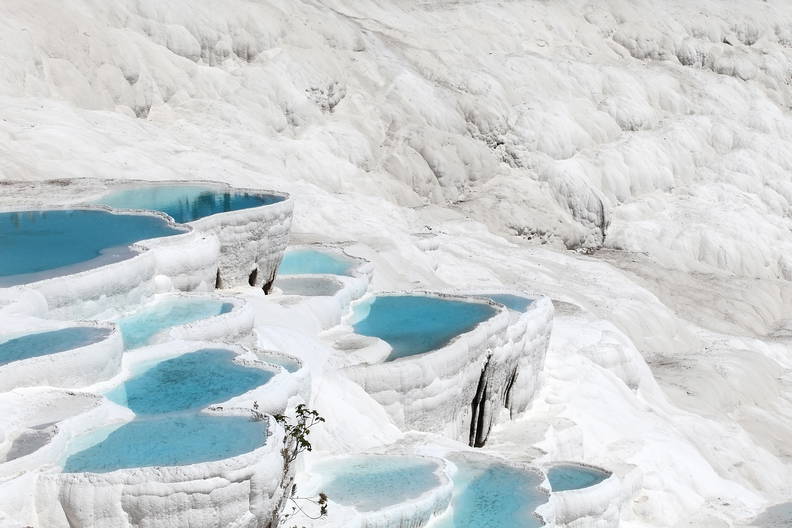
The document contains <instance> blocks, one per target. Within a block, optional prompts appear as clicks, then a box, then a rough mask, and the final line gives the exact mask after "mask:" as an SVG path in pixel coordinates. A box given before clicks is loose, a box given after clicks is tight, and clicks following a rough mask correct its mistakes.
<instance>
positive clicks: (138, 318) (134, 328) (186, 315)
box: [117, 298, 234, 349]
mask: <svg viewBox="0 0 792 528" xmlns="http://www.w3.org/2000/svg"><path fill="white" fill-rule="evenodd" d="M233 308H234V305H233V304H231V303H226V302H223V301H219V300H216V299H189V298H176V299H168V300H165V301H161V302H158V303H156V304H154V305H151V306H148V307H145V308H143V309H142V310H141V311H139V312H135V313H134V314H132V315H128V316H126V317H123V318H121V319H119V320H118V321H117V323H118V326H119V328H120V329H121V334H122V335H123V336H124V346H126V348H128V349H131V348H137V347H140V346H143V345H145V344H147V343H148V342H149V340H150V339H151V338H152V337H153V336H154V335H155V334H157V333H159V332H161V331H163V330H165V329H167V328H171V327H174V326H179V325H183V324H187V323H192V322H195V321H199V320H201V319H206V318H208V317H213V316H216V315H220V314H224V313H228V312H230V311H231V310H232V309H233Z"/></svg>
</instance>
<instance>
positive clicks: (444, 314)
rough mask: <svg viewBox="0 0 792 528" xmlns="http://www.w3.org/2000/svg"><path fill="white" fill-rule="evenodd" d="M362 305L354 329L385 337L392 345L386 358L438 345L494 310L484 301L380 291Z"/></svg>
mask: <svg viewBox="0 0 792 528" xmlns="http://www.w3.org/2000/svg"><path fill="white" fill-rule="evenodd" d="M366 307H367V308H369V312H368V315H366V316H365V317H364V318H363V319H362V320H360V321H358V322H357V323H355V324H354V329H355V332H357V333H358V334H361V335H366V336H372V337H378V338H380V339H382V340H383V341H386V342H387V343H388V344H389V345H390V346H391V348H392V349H393V350H392V352H391V354H390V356H388V358H387V360H386V361H393V360H394V359H399V358H403V357H407V356H412V355H415V354H423V353H424V352H429V351H430V350H435V349H437V348H440V347H442V346H443V345H445V344H447V343H448V342H449V341H450V340H451V339H453V338H454V337H456V336H458V335H459V334H462V333H465V332H468V331H470V330H472V329H473V328H474V327H475V326H476V325H477V324H479V323H480V322H482V321H485V320H486V319H489V318H490V317H492V316H493V315H495V313H496V309H495V308H494V307H492V306H489V305H486V304H481V303H469V302H464V301H457V300H451V299H443V298H440V297H429V296H426V295H383V296H380V297H375V298H374V301H373V302H372V303H371V304H370V305H368V306H366ZM356 309H357V310H360V309H361V308H356Z"/></svg>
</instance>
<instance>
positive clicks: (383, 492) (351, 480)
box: [317, 455, 440, 511]
mask: <svg viewBox="0 0 792 528" xmlns="http://www.w3.org/2000/svg"><path fill="white" fill-rule="evenodd" d="M435 469H437V464H436V463H435V462H432V461H430V460H424V459H421V458H416V457H406V456H384V455H371V456H358V457H353V458H343V459H339V460H332V461H330V462H325V463H323V464H320V465H319V467H318V468H317V471H319V472H320V473H322V474H325V475H329V476H330V477H329V478H328V479H327V481H326V483H325V485H324V487H323V489H322V491H324V492H325V493H327V495H328V496H329V497H330V498H331V500H333V501H334V502H337V503H339V504H343V505H344V506H353V507H354V508H356V509H357V510H358V511H376V510H380V509H382V508H385V507H388V506H392V505H394V504H399V503H401V502H404V501H407V500H410V499H415V498H417V497H419V496H420V495H422V494H423V493H425V492H426V491H428V490H430V489H432V488H434V487H435V486H438V485H439V484H440V479H438V478H437V476H436V475H435V474H434V471H435Z"/></svg>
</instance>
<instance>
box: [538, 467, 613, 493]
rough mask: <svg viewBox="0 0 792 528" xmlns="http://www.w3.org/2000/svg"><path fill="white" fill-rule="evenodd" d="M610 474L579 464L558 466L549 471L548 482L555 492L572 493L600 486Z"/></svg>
mask: <svg viewBox="0 0 792 528" xmlns="http://www.w3.org/2000/svg"><path fill="white" fill-rule="evenodd" d="M609 476H610V473H609V472H607V471H605V470H602V469H597V468H593V467H590V466H583V465H578V464H557V465H555V466H552V467H551V468H550V469H549V470H548V471H547V480H548V481H550V488H551V489H552V490H553V491H570V490H578V489H583V488H588V487H591V486H594V485H596V484H599V483H600V482H602V481H603V480H605V479H606V478H608V477H609Z"/></svg>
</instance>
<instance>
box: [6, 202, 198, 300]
mask: <svg viewBox="0 0 792 528" xmlns="http://www.w3.org/2000/svg"><path fill="white" fill-rule="evenodd" d="M182 232H183V230H182V229H179V228H174V227H172V226H170V225H168V223H167V222H166V221H165V220H164V219H163V218H160V217H156V216H152V215H133V214H112V213H109V212H106V211H90V210H80V209H74V210H72V209H64V210H52V211H23V212H10V213H0V287H2V286H14V285H17V284H23V283H25V282H32V281H36V280H42V279H46V278H50V277H53V276H58V275H63V274H66V273H74V272H76V271H82V270H83V269H87V268H91V267H96V266H98V265H101V264H108V263H110V262H117V261H119V260H124V259H127V258H130V257H131V256H133V253H132V252H131V251H130V250H129V249H128V246H129V245H130V244H133V243H135V242H138V241H140V240H145V239H149V238H159V237H164V236H168V235H174V234H178V233H182ZM97 257H102V258H101V259H97ZM92 259H97V261H96V262H94V263H93V265H90V264H85V263H86V262H87V261H90V260H92ZM77 264H83V266H82V267H77V269H75V267H76V265H77Z"/></svg>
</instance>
